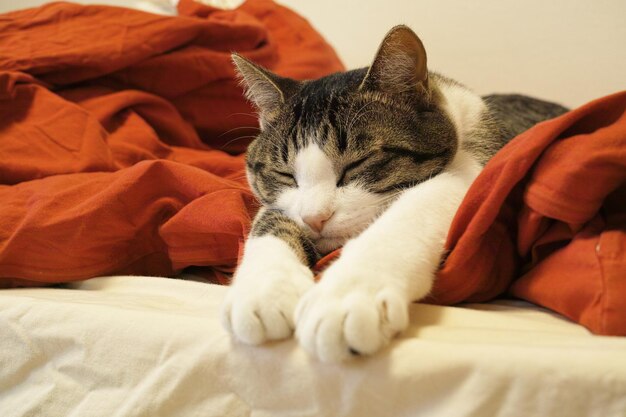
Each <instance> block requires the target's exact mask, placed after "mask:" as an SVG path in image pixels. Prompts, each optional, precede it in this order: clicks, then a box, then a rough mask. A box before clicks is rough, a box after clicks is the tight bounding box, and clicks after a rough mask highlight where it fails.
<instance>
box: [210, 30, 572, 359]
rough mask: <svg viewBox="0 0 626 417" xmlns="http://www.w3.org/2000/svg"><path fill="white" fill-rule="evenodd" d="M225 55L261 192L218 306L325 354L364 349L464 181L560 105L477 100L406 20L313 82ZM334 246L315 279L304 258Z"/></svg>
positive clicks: (397, 312) (409, 292) (382, 327)
mask: <svg viewBox="0 0 626 417" xmlns="http://www.w3.org/2000/svg"><path fill="white" fill-rule="evenodd" d="M233 61H234V63H235V65H236V66H237V69H238V71H239V73H240V75H241V77H242V80H243V83H244V84H245V86H246V88H247V96H248V98H249V99H250V100H251V101H252V102H253V103H254V104H255V105H256V107H257V108H258V111H259V119H260V126H261V132H260V134H259V136H258V137H257V138H256V140H255V141H253V142H252V144H251V145H250V147H249V149H248V153H247V175H248V181H249V183H250V185H251V187H252V190H253V191H254V193H255V194H256V196H257V197H258V199H259V200H260V201H261V203H262V204H263V207H262V208H261V210H260V211H259V213H258V215H257V216H256V218H255V220H254V223H253V225H252V231H251V234H250V237H249V238H248V240H247V242H246V245H245V250H244V255H243V259H242V262H241V265H240V266H239V268H238V270H237V272H236V274H235V277H234V280H233V283H232V286H231V287H230V288H229V291H228V294H227V297H226V300H225V302H224V305H223V308H222V313H221V314H222V321H223V324H224V326H225V328H226V329H228V330H229V331H230V332H232V334H233V335H234V337H235V338H236V339H239V340H241V341H243V342H245V343H249V344H260V343H263V342H266V341H270V340H278V339H283V338H287V337H289V336H291V334H292V332H293V330H294V328H295V329H296V330H295V332H296V336H297V338H298V340H299V341H300V344H301V345H302V346H303V347H304V348H305V349H306V350H307V351H309V352H310V353H311V354H313V355H315V356H317V357H318V358H320V359H321V360H323V361H340V360H343V359H345V358H348V357H349V356H350V355H351V354H365V355H368V354H373V353H375V352H376V351H378V350H379V349H381V348H382V347H383V346H385V345H386V344H387V343H388V342H389V340H390V339H391V338H392V337H393V336H394V335H396V334H397V333H399V332H401V331H402V330H404V329H405V328H406V327H407V325H408V305H409V303H411V302H412V301H415V300H420V299H422V298H424V297H425V296H426V295H427V294H428V293H429V291H430V290H431V288H432V286H433V280H434V279H435V273H436V271H437V269H438V267H439V264H440V261H441V258H442V253H443V249H444V240H445V237H446V233H447V231H448V228H449V226H450V223H451V221H452V218H453V216H454V214H455V212H456V210H457V208H458V206H459V204H460V203H461V200H462V199H463V196H464V195H465V193H466V191H467V189H468V187H469V186H470V184H471V183H472V181H473V180H474V178H476V176H477V175H478V174H479V172H480V171H481V169H482V167H483V165H484V164H485V163H486V162H487V161H488V160H489V158H490V157H491V156H493V155H494V154H495V153H496V152H497V151H498V150H499V149H500V148H501V147H502V146H503V145H504V144H505V143H506V142H507V141H508V140H509V139H510V138H512V137H513V136H515V135H517V134H518V133H520V132H522V131H524V130H526V129H528V128H529V127H531V126H532V125H534V124H535V123H537V122H539V121H542V120H545V119H548V118H552V117H555V116H557V115H559V114H562V113H563V112H565V111H566V109H565V108H563V107H561V106H559V105H556V104H552V103H546V102H543V101H540V100H536V99H532V98H528V97H524V96H489V97H485V98H481V97H479V96H477V95H475V94H474V93H472V92H471V91H470V90H468V89H467V88H465V87H464V86H462V85H461V84H459V83H457V82H455V81H453V80H450V79H448V78H446V77H443V76H441V75H439V74H436V73H433V72H429V71H428V69H427V66H426V52H425V50H424V47H423V45H422V42H421V41H420V39H419V38H418V37H417V35H416V34H415V33H414V32H413V31H412V30H411V29H409V28H408V27H406V26H397V27H395V28H393V29H392V30H391V31H390V32H389V33H388V34H387V35H386V36H385V39H384V40H383V42H382V44H381V45H380V47H379V50H378V52H377V54H376V57H375V58H374V61H373V63H372V65H371V66H370V67H369V68H363V69H357V70H353V71H348V72H344V73H337V74H332V75H329V76H327V77H324V78H321V79H318V80H312V81H302V82H300V81H295V80H292V79H288V78H283V77H279V76H277V75H275V74H273V73H271V72H269V71H268V70H266V69H264V68H261V67H259V66H256V65H255V64H253V63H251V62H249V61H247V60H246V59H244V58H242V57H241V56H239V55H233ZM342 246H343V250H342V253H341V256H340V257H339V259H338V260H336V261H335V262H334V263H333V264H332V265H331V266H330V267H328V269H326V270H325V271H324V274H323V278H322V280H321V281H320V282H319V283H317V284H314V281H313V274H312V272H311V270H310V267H311V266H312V265H313V264H315V262H316V261H317V260H318V259H319V257H320V256H321V255H323V254H326V253H328V252H330V251H332V250H333V249H336V248H339V247H342Z"/></svg>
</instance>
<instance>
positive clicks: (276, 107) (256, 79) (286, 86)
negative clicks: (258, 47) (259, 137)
mask: <svg viewBox="0 0 626 417" xmlns="http://www.w3.org/2000/svg"><path fill="white" fill-rule="evenodd" d="M232 59H233V63H234V64H235V66H236V67H237V72H238V74H239V75H240V77H241V80H242V83H243V84H244V86H245V89H246V97H247V98H248V99H249V100H250V101H252V102H253V103H254V105H255V106H256V108H257V109H258V110H259V119H260V120H259V121H260V124H261V129H263V125H264V124H266V123H268V122H271V121H272V120H274V118H275V117H276V116H277V115H278V113H279V112H280V109H281V107H282V106H283V105H284V104H285V101H286V100H287V98H288V97H289V95H290V94H292V93H293V91H294V89H296V88H297V85H298V82H297V81H295V80H292V79H289V78H284V77H280V76H278V75H276V74H274V73H273V72H271V71H269V70H267V69H265V68H263V67H261V66H259V65H256V64H254V63H252V62H250V61H248V60H247V59H245V58H244V57H242V56H241V55H239V54H233V55H232Z"/></svg>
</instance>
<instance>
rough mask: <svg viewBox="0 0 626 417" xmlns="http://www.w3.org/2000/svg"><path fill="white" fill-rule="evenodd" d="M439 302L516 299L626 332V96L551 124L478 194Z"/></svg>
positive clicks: (593, 326) (500, 159)
mask: <svg viewBox="0 0 626 417" xmlns="http://www.w3.org/2000/svg"><path fill="white" fill-rule="evenodd" d="M447 247H448V248H449V249H450V250H451V251H450V254H449V256H448V257H447V260H446V263H445V265H444V267H443V268H442V270H441V271H440V273H439V279H438V280H437V282H436V289H435V292H434V294H433V297H432V300H433V301H435V302H439V303H444V304H452V303H457V302H461V301H485V300H489V299H491V298H493V297H495V296H497V295H499V294H502V293H503V292H504V291H505V290H506V289H507V288H508V287H509V285H510V284H511V282H512V281H513V279H514V278H518V277H519V278H518V279H516V280H515V281H514V283H513V285H512V287H511V288H510V293H511V294H512V295H514V296H517V297H520V298H524V299H526V300H529V301H531V302H534V303H536V304H539V305H542V306H546V307H548V308H551V309H553V310H555V311H558V312H559V313H561V314H564V315H565V316H567V317H569V318H571V319H573V320H575V321H578V322H580V323H581V324H583V325H585V326H586V327H587V328H589V329H590V330H592V331H593V332H595V333H599V334H606V335H626V305H625V304H624V303H623V301H622V300H623V297H624V296H626V92H621V93H617V94H614V95H612V96H608V97H604V98H602V99H599V100H596V101H594V102H591V103H589V104H587V105H585V106H582V107H580V108H578V109H576V110H574V111H571V112H569V113H567V114H565V115H563V116H561V117H558V118H556V119H553V120H550V121H547V122H544V123H541V124H539V125H537V126H535V127H534V128H532V129H530V130H528V131H527V132H525V133H523V134H521V135H520V136H518V137H517V138H515V139H514V140H513V141H511V142H510V143H509V144H508V145H507V146H506V147H505V148H503V149H502V150H501V151H500V152H499V153H498V154H497V155H496V156H495V157H494V158H493V159H492V160H491V161H490V162H489V163H488V164H487V166H486V167H485V169H484V171H483V172H482V173H481V175H480V176H479V177H478V178H477V180H476V181H475V183H474V184H473V185H472V187H471V189H470V190H469V192H468V194H467V196H466V197H465V200H464V202H463V204H462V206H461V207H460V209H459V211H458V212H457V215H456V217H455V220H454V222H453V224H452V227H451V230H450V233H449V235H448V241H447Z"/></svg>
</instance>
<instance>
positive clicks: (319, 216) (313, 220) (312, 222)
mask: <svg viewBox="0 0 626 417" xmlns="http://www.w3.org/2000/svg"><path fill="white" fill-rule="evenodd" d="M332 215H333V212H330V213H316V214H313V215H307V216H302V221H303V222H305V223H306V224H307V225H308V226H309V227H310V228H311V229H312V230H313V231H315V232H317V233H319V232H321V231H322V229H323V228H324V223H326V221H328V219H330V218H331V217H332Z"/></svg>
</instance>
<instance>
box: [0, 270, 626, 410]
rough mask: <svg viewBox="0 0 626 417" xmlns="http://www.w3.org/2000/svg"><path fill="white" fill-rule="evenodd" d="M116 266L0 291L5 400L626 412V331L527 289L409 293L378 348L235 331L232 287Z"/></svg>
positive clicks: (68, 405)
mask: <svg viewBox="0 0 626 417" xmlns="http://www.w3.org/2000/svg"><path fill="white" fill-rule="evenodd" d="M194 278H195V279H197V278H196V277H193V276H184V277H182V278H181V279H166V278H156V277H136V276H135V277H133V276H114V277H105V278H96V279H91V280H88V281H83V282H77V283H74V284H72V285H71V286H70V287H69V288H46V289H44V288H37V289H14V290H6V291H2V292H0V306H1V308H0V335H2V337H1V338H0V346H1V351H2V352H3V354H2V356H1V357H0V358H1V360H2V363H1V366H0V392H1V395H0V410H2V415H3V416H11V417H13V416H16V417H17V416H68V417H69V416H81V417H83V416H232V417H235V416H258V417H261V416H342V417H343V416H345V417H347V416H355V417H357V416H359V417H361V416H396V417H401V416H416V415H427V416H433V417H436V416H443V417H448V416H452V415H455V416H520V417H521V416H568V417H575V416H598V417H600V416H602V417H607V416H623V415H624V411H625V410H626V396H624V392H626V353H625V352H626V340H624V339H623V338H611V337H600V336H592V335H590V334H589V332H588V331H586V330H585V329H584V328H582V327H581V326H579V325H577V324H574V323H572V322H570V321H568V320H566V319H563V318H562V317H560V316H558V315H556V314H554V313H550V312H548V311H546V310H544V309H541V308H538V307H535V306H532V305H530V304H528V303H524V302H520V301H504V300H503V301H497V302H493V303H488V304H468V305H461V306H457V307H441V306H432V305H426V304H414V305H412V306H411V327H410V328H409V329H408V330H407V331H406V332H405V333H404V334H403V335H402V336H401V337H400V338H399V339H398V340H396V341H395V342H393V343H392V344H391V346H390V347H389V348H387V349H386V350H384V351H383V352H381V353H380V354H379V355H377V356H375V357H372V358H357V359H355V360H353V361H351V362H349V363H346V364H343V365H326V364H322V363H319V362H317V361H315V360H313V359H312V358H310V357H308V356H307V354H306V353H305V352H304V351H303V350H301V349H300V348H299V347H298V346H297V344H296V343H295V342H294V341H293V340H290V341H286V342H281V343H275V344H272V345H268V346H263V347H249V346H245V345H241V344H238V343H234V342H233V341H232V340H231V338H230V337H229V336H228V335H227V334H226V333H225V332H224V330H223V329H222V328H221V326H220V324H219V322H218V314H217V312H218V307H219V304H220V302H221V300H222V298H223V295H224V291H225V290H226V288H225V287H222V286H217V285H212V284H206V283H204V282H198V281H195V280H194Z"/></svg>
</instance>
